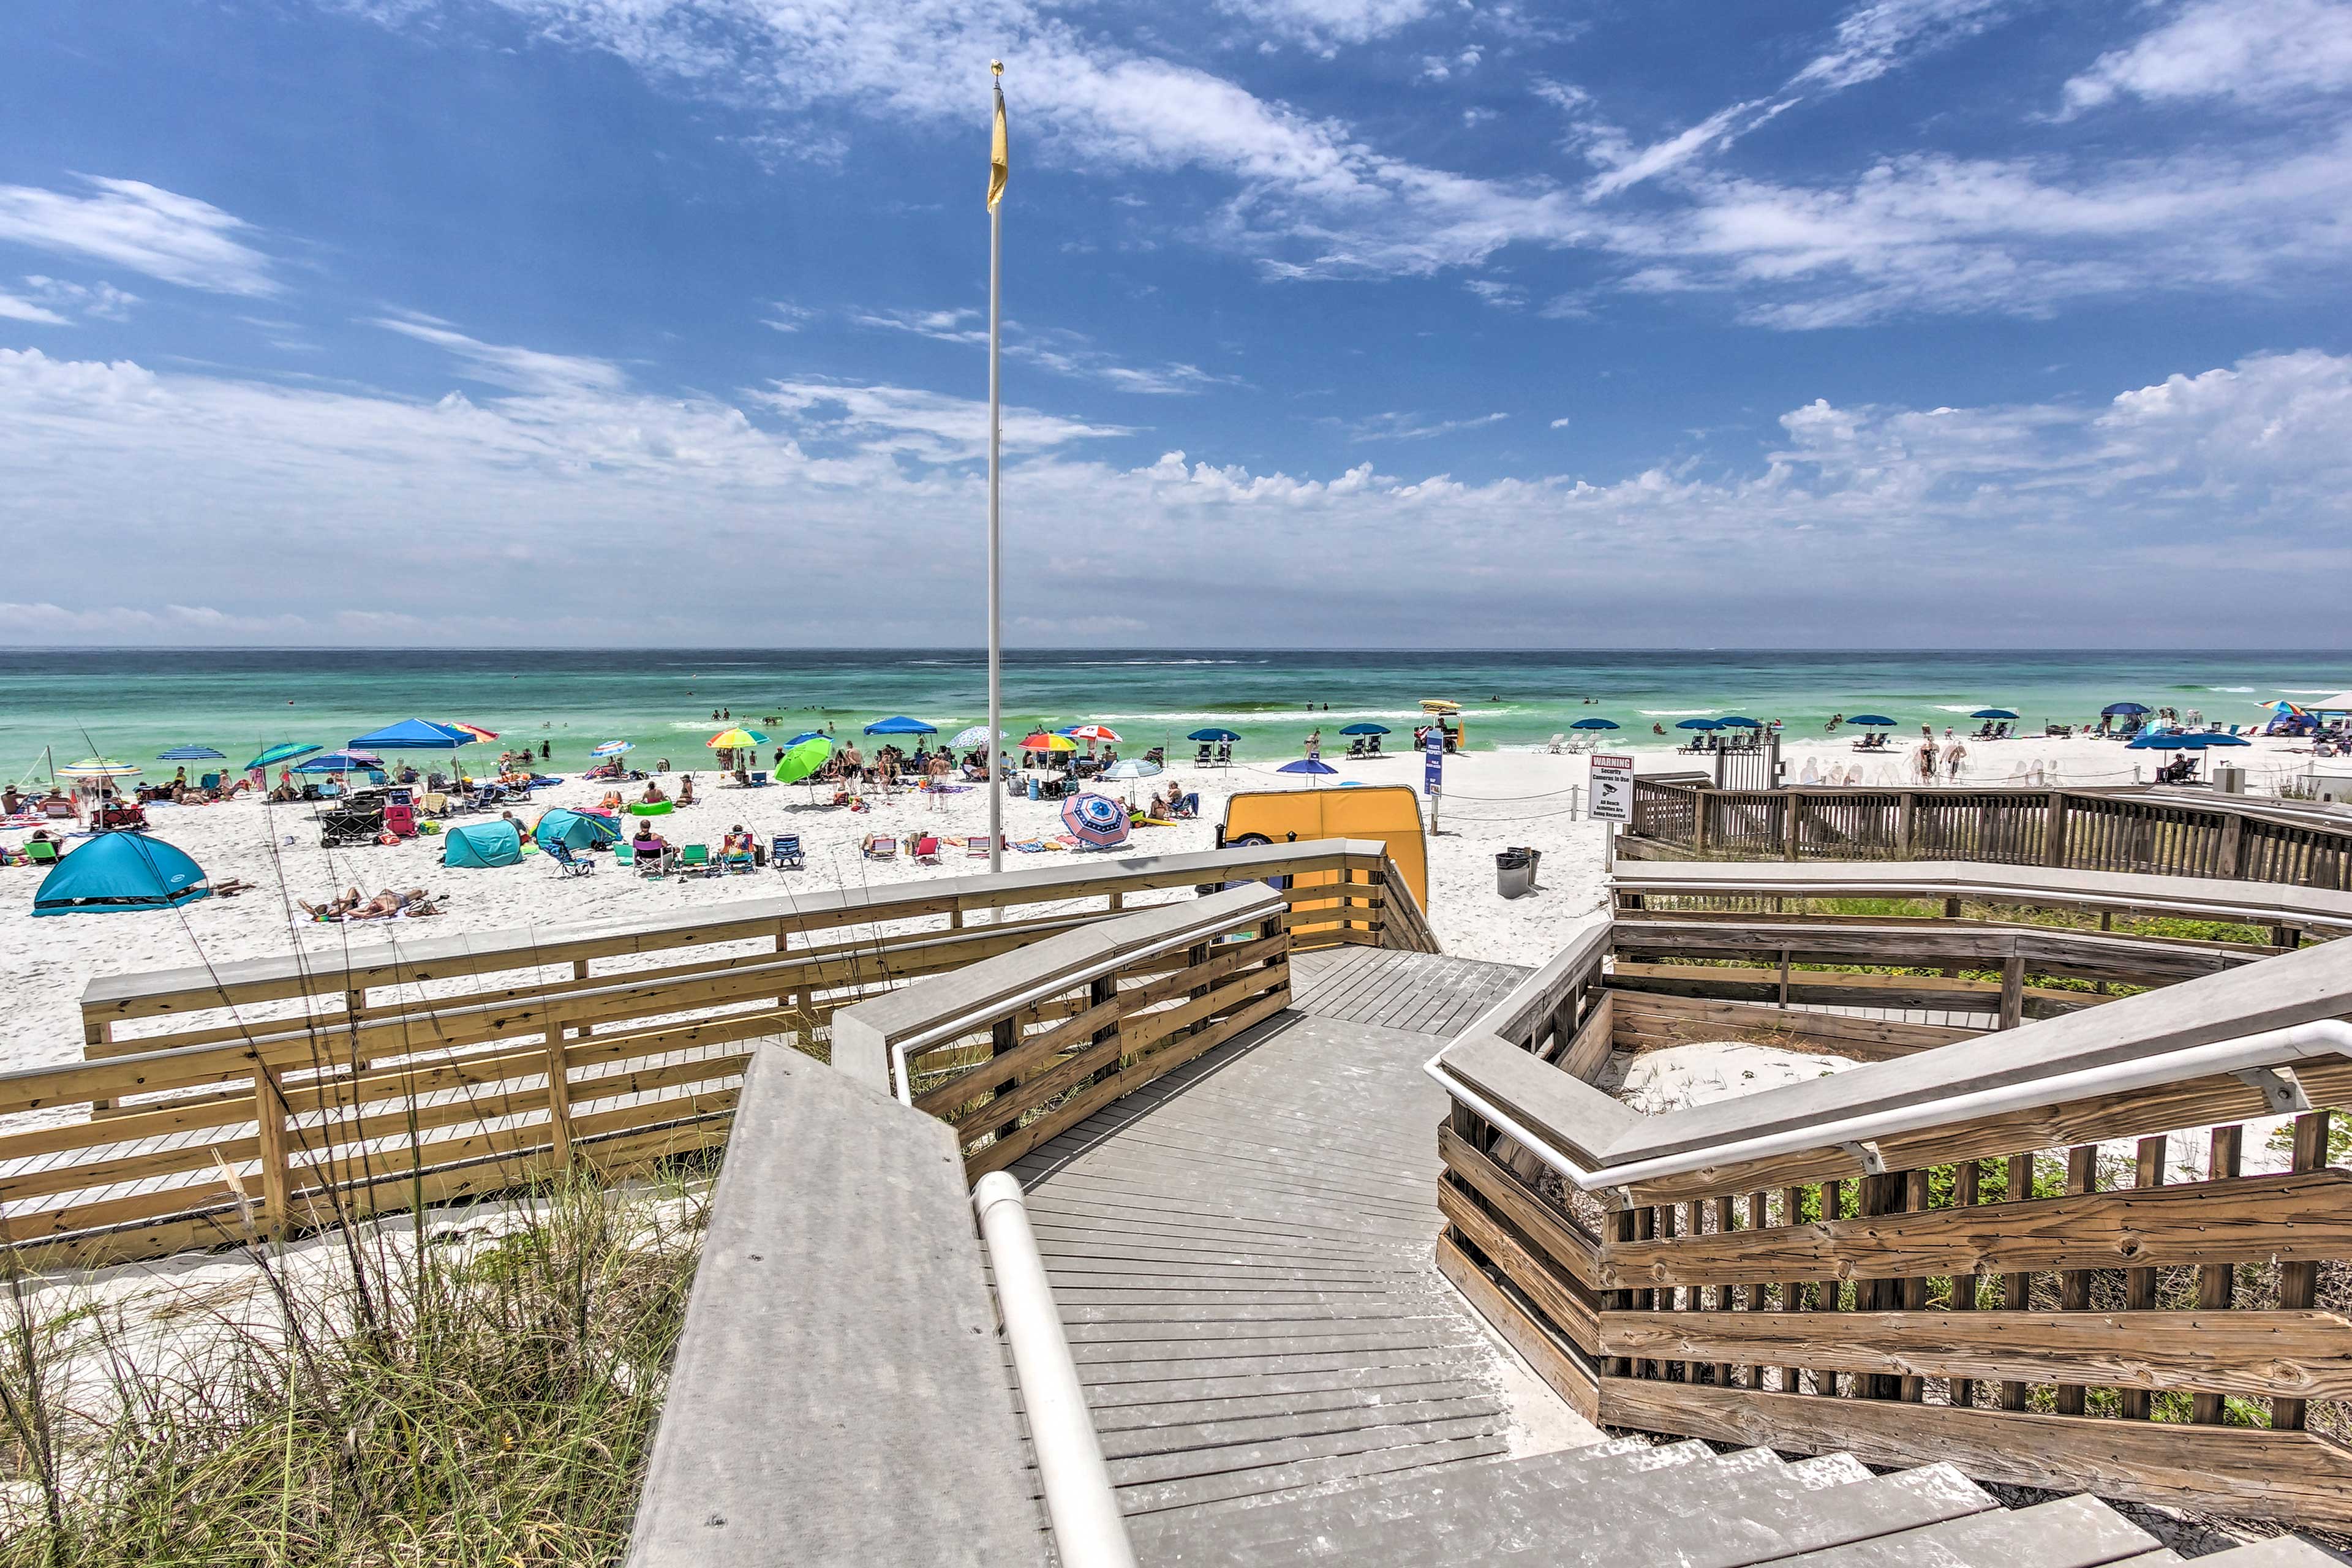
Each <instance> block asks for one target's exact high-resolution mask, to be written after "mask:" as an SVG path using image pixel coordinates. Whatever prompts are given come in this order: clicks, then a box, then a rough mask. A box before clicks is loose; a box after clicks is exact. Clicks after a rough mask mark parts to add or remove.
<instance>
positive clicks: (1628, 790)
mask: <svg viewBox="0 0 2352 1568" xmlns="http://www.w3.org/2000/svg"><path fill="white" fill-rule="evenodd" d="M1592 820H1593V821H1595V822H1631V821H1633V758H1631V757H1615V756H1608V755H1605V754H1601V753H1595V754H1594V756H1593V759H1592Z"/></svg>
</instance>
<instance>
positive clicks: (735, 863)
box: [726, 849, 760, 877]
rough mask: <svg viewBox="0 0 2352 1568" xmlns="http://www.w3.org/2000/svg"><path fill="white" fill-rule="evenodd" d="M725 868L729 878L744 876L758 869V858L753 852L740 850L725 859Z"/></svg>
mask: <svg viewBox="0 0 2352 1568" xmlns="http://www.w3.org/2000/svg"><path fill="white" fill-rule="evenodd" d="M726 866H727V874H728V875H729V876H730V877H741V876H746V875H749V874H750V873H751V872H753V871H757V870H758V869H759V868H760V858H759V855H758V854H757V853H756V852H755V851H753V850H750V849H744V850H740V851H738V852H737V853H735V854H732V855H730V856H728V857H727V862H726Z"/></svg>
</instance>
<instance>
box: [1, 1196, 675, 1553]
mask: <svg viewBox="0 0 2352 1568" xmlns="http://www.w3.org/2000/svg"><path fill="white" fill-rule="evenodd" d="M690 1176H707V1167H706V1168H705V1169H704V1170H702V1171H700V1172H688V1173H673V1174H672V1175H670V1176H668V1177H667V1178H665V1179H664V1181H663V1182H661V1183H660V1184H646V1185H633V1186H630V1187H627V1188H624V1189H621V1190H619V1191H617V1192H615V1191H606V1190H604V1189H601V1188H599V1187H597V1186H595V1185H593V1184H591V1183H590V1182H589V1181H587V1180H586V1179H584V1178H583V1179H578V1180H572V1181H567V1182H565V1183H563V1184H561V1185H557V1186H553V1187H549V1188H545V1189H541V1190H540V1191H538V1192H536V1193H533V1194H522V1195H520V1198H518V1200H517V1201H515V1202H514V1203H512V1204H511V1205H505V1206H502V1207H499V1208H496V1209H491V1210H477V1211H473V1213H472V1215H469V1214H468V1213H467V1211H462V1210H448V1209H443V1210H426V1211H424V1212H423V1213H422V1215H419V1216H417V1217H421V1218H422V1219H423V1220H424V1222H425V1236H426V1237H427V1239H426V1241H425V1245H423V1246H421V1247H416V1246H411V1245H409V1244H408V1237H409V1235H410V1234H411V1233H410V1231H409V1230H408V1228H407V1226H406V1225H405V1224H404V1220H403V1219H400V1218H396V1219H394V1220H391V1221H386V1222H383V1223H381V1224H380V1225H377V1226H358V1227H347V1228H345V1229H343V1230H341V1231H339V1232H336V1233H332V1234H331V1235H330V1236H329V1237H322V1238H320V1239H319V1240H316V1241H313V1242H311V1243H310V1244H308V1245H307V1247H305V1248H304V1249H302V1251H303V1254H304V1255H303V1256H300V1257H297V1256H296V1255H295V1254H294V1253H293V1252H292V1251H290V1250H288V1251H278V1250H275V1249H272V1250H264V1249H263V1248H261V1247H248V1248H247V1258H248V1259H249V1260H250V1261H251V1263H252V1264H253V1266H254V1267H253V1274H254V1283H253V1286H252V1288H251V1289H241V1290H237V1291H235V1292H233V1293H232V1294H233V1295H234V1296H235V1297H236V1300H223V1299H221V1295H220V1292H218V1291H217V1290H215V1292H213V1294H212V1296H211V1297H210V1298H201V1297H197V1296H195V1295H194V1293H193V1292H189V1291H185V1290H180V1289H176V1288H174V1287H172V1286H168V1285H167V1286H165V1287H163V1291H162V1293H161V1294H160V1296H158V1295H154V1294H151V1295H149V1296H146V1297H144V1298H142V1299H140V1300H137V1301H135V1302H132V1303H131V1304H129V1305H124V1304H121V1303H119V1302H118V1303H115V1304H111V1305H107V1306H94V1305H92V1304H91V1303H90V1302H89V1301H82V1300H77V1301H75V1302H73V1303H71V1304H69V1305H67V1306H64V1307H60V1308H51V1307H50V1305H49V1302H50V1298H51V1297H53V1296H59V1295H63V1294H66V1293H68V1292H67V1291H65V1290H64V1289H62V1288H52V1289H49V1290H46V1291H35V1290H33V1289H31V1288H30V1287H28V1286H27V1285H26V1284H25V1282H23V1281H21V1280H18V1281H12V1285H13V1287H14V1289H13V1290H12V1294H11V1297H10V1298H9V1300H7V1301H5V1302H0V1310H5V1312H6V1321H5V1324H0V1475H5V1489H0V1565H5V1568H19V1565H21V1568H114V1565H116V1564H126V1565H127V1564H131V1563H142V1564H159V1563H190V1564H194V1563H204V1564H214V1563H222V1564H227V1563H236V1564H257V1565H278V1564H294V1563H300V1564H305V1565H319V1564H324V1565H333V1568H362V1565H365V1568H379V1565H383V1568H392V1565H408V1564H418V1565H422V1564H427V1563H431V1564H442V1563H450V1564H467V1565H474V1564H478V1565H481V1568H492V1565H495V1564H503V1565H523V1564H537V1563H566V1564H573V1563H581V1564H587V1563H617V1562H618V1561H619V1560H620V1558H621V1555H622V1553H623V1552H624V1550H625V1547H626V1544H627V1535H628V1529H629V1521H630V1518H631V1515H632V1513H633V1511H634V1510H635V1503H636V1493H637V1488H638V1485H639V1480H640V1477H641V1474H642V1471H643V1468H644V1464H645V1460H646V1455H647V1452H648V1449H649V1447H650V1444H651V1441H652V1436H653V1431H654V1426H655V1421H656V1415H657V1414H658V1412H659V1409H660V1405H661V1397H662V1394H663V1390H664V1387H665V1384H666V1380H667V1373H668V1367H669V1363H670V1357H671V1354H672V1352H673V1351H674V1350H675V1348H676V1346H677V1336H678V1332H679V1330H680V1328H681V1326H682V1324H683V1321H684V1316H685V1304H686V1297H687V1291H688V1286H689V1284H690V1282H691V1280H692V1278H693V1272H694V1267H695V1261H696V1258H697V1255H698V1247H699V1242H700V1237H701V1229H702V1222H703V1206H704V1199H703V1197H702V1195H701V1194H702V1193H703V1191H704V1190H705V1189H706V1188H707V1181H702V1180H695V1181H693V1182H691V1183H689V1181H688V1177H690ZM476 1215H488V1216H489V1217H488V1218H487V1219H478V1218H476V1217H474V1216H476ZM164 1343H173V1344H176V1345H178V1346H180V1347H181V1348H182V1349H183V1350H184V1351H185V1352H186V1353H187V1354H188V1355H189V1356H190V1357H192V1359H191V1360H189V1361H187V1362H186V1363H184V1364H182V1363H176V1362H175V1361H174V1359H173V1357H170V1356H167V1355H164V1354H161V1353H159V1352H158V1346H159V1345H161V1344H164ZM190 1346H193V1347H194V1348H193V1349H189V1348H188V1347H190Z"/></svg>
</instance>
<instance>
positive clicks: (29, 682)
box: [0, 648, 2352, 778]
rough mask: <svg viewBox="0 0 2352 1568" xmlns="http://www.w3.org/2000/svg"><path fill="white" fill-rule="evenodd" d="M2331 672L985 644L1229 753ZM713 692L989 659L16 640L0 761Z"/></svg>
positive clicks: (592, 726) (2123, 664)
mask: <svg viewBox="0 0 2352 1568" xmlns="http://www.w3.org/2000/svg"><path fill="white" fill-rule="evenodd" d="M2347 687H2352V652H2318V653H2294V652H2263V651H2250V652H2227V651H2223V652H2212V651H2197V652H2187V653H2149V652H2142V651H2137V650H2135V651H2116V652H2091V653H2085V652H2076V651H2064V652H2035V651H2002V652H1952V651H1929V652H1839V653H1790V652H1730V651H1673V650H1665V651H1654V652H1652V651H1642V652H1622V653H1621V652H1612V653H1586V652H1529V653H1521V652H1458V653H1447V652H1412V653H1402V652H1360V653H1329V652H1318V653H1312V654H1305V653H1292V652H1285V651H1267V652H1257V653H1253V652H1232V651H1215V652H1184V651H1176V650H1169V651H1163V650H1107V651H1086V650H1066V651H1052V652H1046V651H1024V652H1020V653H1014V654H1010V655H1008V656H1007V658H1006V662H1005V668H1004V710H1005V714H1006V722H1007V727H1008V729H1009V730H1010V731H1011V733H1012V734H1013V736H1014V737H1016V738H1017V737H1018V736H1019V735H1021V734H1022V733H1024V732H1025V731H1026V730H1027V728H1028V727H1030V726H1031V725H1033V724H1040V723H1042V724H1047V725H1053V726H1060V725H1064V724H1071V723H1080V722H1085V721H1098V722H1102V723H1106V724H1108V725H1110V726H1111V727H1113V728H1114V729H1116V730H1118V731H1119V732H1120V733H1121V734H1122V735H1123V736H1124V737H1125V739H1126V742H1127V749H1128V750H1129V752H1140V751H1141V750H1142V749H1143V748H1144V747H1147V746H1151V745H1157V744H1161V743H1166V744H1168V745H1170V747H1171V753H1172V752H1176V751H1177V750H1178V749H1180V748H1186V747H1187V742H1184V741H1183V736H1184V734H1185V732H1186V731H1190V730H1195V729H1200V728H1202V727H1204V726H1212V725H1214V726H1223V727H1224V728H1228V729H1232V730H1234V731H1238V732H1239V733H1240V734H1241V735H1242V737H1243V741H1242V742H1241V744H1240V745H1239V746H1238V747H1237V748H1236V751H1237V752H1238V754H1240V755H1241V756H1243V757H1244V758H1245V759H1264V760H1268V761H1272V760H1276V759H1279V758H1285V757H1291V756H1296V755H1297V753H1298V746H1299V743H1300V742H1301V741H1302V740H1303V739H1304V738H1305V736H1306V734H1307V731H1309V730H1310V729H1312V728H1314V727H1316V726H1318V725H1319V726H1321V728H1322V729H1323V731H1324V732H1325V736H1326V738H1327V742H1328V737H1330V736H1331V735H1332V734H1334V733H1336V732H1337V731H1338V730H1339V728H1340V727H1341V726H1344V725H1347V724H1349V723H1354V722H1359V721H1363V722H1371V723H1380V724H1386V725H1388V726H1390V727H1391V729H1392V730H1394V731H1397V738H1396V740H1395V741H1393V742H1391V744H1392V745H1403V744H1409V743H1410V739H1411V736H1410V731H1411V729H1412V724H1413V723H1414V721H1415V720H1416V718H1417V717H1418V710H1417V706H1416V705H1417V703H1418V702H1419V700H1421V699H1423V698H1431V697H1442V698H1448V699H1451V700H1454V701H1457V702H1459V703H1461V704H1462V707H1463V710H1464V717H1465V720H1466V721H1467V727H1468V731H1469V740H1470V744H1471V748H1472V749H1473V750H1486V749H1488V748H1492V747H1496V746H1505V747H1508V746H1528V745H1534V744H1539V743H1541V742H1544V741H1545V740H1546V739H1548V738H1549V736H1551V735H1552V734H1554V733H1555V732H1558V731H1563V730H1566V729H1567V728H1568V727H1569V725H1570V724H1571V723H1573V722H1574V721H1577V720H1579V719H1583V718H1591V717H1600V718H1607V719H1612V720H1614V721H1617V722H1618V723H1619V724H1621V725H1622V726H1623V727H1624V728H1623V730H1622V732H1621V734H1619V735H1618V736H1616V737H1612V739H1613V740H1614V741H1616V742H1621V743H1622V744H1624V745H1629V746H1633V747H1648V746H1659V745H1666V744H1669V743H1671V742H1667V741H1664V740H1662V739H1660V738H1659V737H1657V736H1656V735H1654V734H1653V733H1652V732H1651V726H1652V725H1653V724H1664V725H1665V726H1666V727H1667V728H1668V730H1669V731H1671V730H1672V729H1673V727H1674V725H1675V721H1677V720H1679V719H1683V718H1687V717H1701V716H1708V715H1719V714H1724V713H1728V712H1739V713H1743V714H1747V715H1749V716H1752V717H1755V718H1757V719H1761V720H1771V719H1779V720H1780V721H1783V723H1784V724H1785V725H1786V726H1787V727H1788V728H1789V730H1790V731H1792V732H1803V731H1811V732H1815V733H1818V732H1819V731H1820V730H1821V727H1822V723H1823V722H1824V721H1826V720H1827V719H1828V718H1829V717H1830V715H1831V714H1832V713H1838V712H1843V713H1847V714H1855V713H1878V714H1883V715H1885V716H1886V717H1889V718H1892V719H1895V720H1896V721H1899V722H1900V723H1901V724H1902V725H1904V726H1905V727H1906V728H1908V727H1910V726H1914V725H1917V724H1920V723H1932V724H1934V725H1935V726H1936V727H1937V729H1938V730H1941V729H1942V728H1943V727H1944V726H1945V725H1946V724H1948V723H1955V722H1957V721H1959V720H1960V719H1961V718H1962V717H1963V716H1964V715H1966V714H1967V713H1968V712H1969V711H1970V710H1974V709H1977V708H1981V707H2000V708H2008V709H2012V710H2016V711H2017V712H2019V713H2021V714H2022V715H2023V716H2024V721H2025V723H2026V724H2027V725H2029V726H2034V727H2038V726H2039V725H2041V724H2042V723H2043V722H2044V721H2058V722H2062V723H2064V722H2074V723H2080V722H2082V721H2085V720H2089V719H2092V718H2094V717H2095V715H2096V714H2097V712H2098V710H2099V709H2100V708H2102V707H2103V706H2105V704H2107V703H2110V702H2116V701H2122V700H2131V701H2137V702H2142V703H2146V704H2147V705H2148V706H2149V707H2151V708H2161V707H2173V708H2179V709H2181V710H2189V709H2197V710H2201V711H2202V712H2203V713H2204V714H2205V716H2206V717H2207V718H2209V719H2218V720H2220V721H2223V722H2243V721H2251V720H2253V719H2255V718H2257V717H2259V716H2260V710H2259V709H2258V708H2257V707H2256V703H2257V702H2258V701H2267V700H2275V699H2277V698H2279V697H2281V696H2284V697H2287V698H2288V699H2289V700H2294V699H2295V698H2297V697H2303V696H2313V695H2322V694H2326V693H2329V692H2335V691H2341V690H2343V689H2346V688H2347ZM1588 698H1589V699H1591V701H1589V702H1588V701H1587V700H1586V699H1588ZM712 710H727V711H729V712H730V713H731V714H732V715H733V719H734V721H736V722H738V723H749V724H751V725H752V726H753V727H755V728H760V729H763V730H767V731H769V732H771V733H772V735H773V737H774V739H775V740H776V741H779V742H781V741H782V740H784V739H786V738H787V737H789V736H790V735H792V734H793V733H795V732H797V731H802V730H812V729H822V728H824V726H826V725H827V724H830V725H832V726H834V727H835V731H836V732H838V733H841V734H848V733H850V732H852V731H855V730H856V728H858V727H859V726H862V725H864V724H866V723H868V722H870V721H874V720H877V719H880V718H884V717H886V716H889V715H892V714H901V713H903V714H909V715H912V716H914V717H916V718H919V719H922V720H924V721H928V722H929V723H932V724H935V725H938V726H939V727H940V731H942V732H943V733H948V734H952V733H953V732H955V731H958V730H961V729H963V728H964V727H966V726H967V725H971V724H974V723H978V722H981V721H982V720H983V719H984V718H985V717H986V711H987V665H986V661H985V658H984V657H983V656H982V654H980V653H978V652H975V651H970V650H946V651H940V650H896V651H894V650H876V651H857V652H849V653H827V652H813V651H802V650H779V649H741V650H728V649H698V650H689V651H664V650H659V649H614V650H609V651H604V650H595V649H564V650H529V649H495V650H466V649H457V650H451V651H446V652H436V651H431V650H425V649H397V650H347V649H336V650H315V649H299V650H297V649H286V650H271V649H249V650H222V649H210V648H207V649H176V650H173V649H102V650H92V649H49V650H41V649H17V650H11V651H7V652H0V773H5V775H6V776H8V777H11V778H23V777H26V776H31V775H34V774H37V773H39V772H40V771H41V769H42V768H43V766H44V765H45V760H46V759H49V758H53V759H54V760H55V761H56V762H57V763H69V762H72V761H75V760H77V759H79V758H81V757H84V756H87V755H89V754H91V753H92V752H96V753H99V754H102V755H108V756H113V757H117V758H119V759H121V760H123V761H127V762H135V763H141V764H142V766H145V767H147V768H148V769H149V771H150V773H164V774H168V773H170V771H171V767H172V764H169V763H164V764H161V765H160V767H159V766H158V764H156V763H155V761H154V759H155V756H156V753H157V752H162V751H163V750H164V749H166V748H168V747H171V746H173V745H179V744H184V743H197V744H204V745H209V746H212V747H214V748H215V749H216V750H219V751H222V752H227V753H228V754H229V759H228V760H229V762H230V763H231V764H232V765H235V764H236V763H243V762H244V761H245V760H246V759H247V758H248V757H250V756H252V755H253V754H254V753H255V752H257V750H259V749H260V748H261V747H263V746H266V745H270V744H274V743H277V742H283V741H299V742H314V743H317V744H320V745H324V746H340V745H341V744H343V743H344V742H348V741H350V740H351V739H352V737H353V736H355V735H358V734H361V733H362V732H364V731H369V730H373V729H375V728H378V727H380V726H382V725H383V724H386V723H390V722H392V721H394V720H399V719H406V718H412V717H415V718H427V719H437V720H465V721H470V722H473V723H477V724H481V725H484V726H486V727H488V728H489V729H492V730H496V731H499V732H500V733H501V735H502V736H503V737H504V738H505V739H506V740H507V741H509V742H520V741H524V740H528V741H530V742H532V743H533V746H534V749H536V746H537V743H538V742H542V741H544V742H549V743H550V745H551V748H552V753H553V754H552V758H551V763H550V765H551V767H552V768H553V769H554V771H557V772H565V771H574V770H577V769H578V768H580V767H581V766H583V764H584V763H585V762H586V752H587V749H588V748H589V747H590V746H592V745H593V744H595V743H596V742H600V741H608V740H626V741H631V742H635V743H636V747H637V751H636V752H635V754H634V755H633V756H632V758H631V761H632V762H635V763H646V764H649V763H651V762H652V761H654V760H656V759H658V758H662V757H667V758H669V759H670V761H671V763H672V764H673V765H674V766H677V767H679V768H686V767H691V766H695V765H698V763H702V762H703V761H704V760H705V759H706V757H707V752H705V750H704V742H705V741H707V740H708V739H709V736H710V735H711V734H712V733H713V732H715V731H717V730H718V729H719V725H718V724H716V723H714V722H713V721H712V720H711V717H710V715H711V712H712ZM770 718H773V719H774V720H776V721H777V722H775V723H774V724H767V723H764V722H762V721H765V720H767V719H770ZM469 754H471V753H469ZM192 771H194V770H192Z"/></svg>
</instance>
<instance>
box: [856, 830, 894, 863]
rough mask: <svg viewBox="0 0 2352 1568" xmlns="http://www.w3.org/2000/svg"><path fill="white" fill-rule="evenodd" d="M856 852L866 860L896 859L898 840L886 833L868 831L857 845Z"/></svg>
mask: <svg viewBox="0 0 2352 1568" xmlns="http://www.w3.org/2000/svg"><path fill="white" fill-rule="evenodd" d="M857 852H858V854H859V855H861V856H863V857H864V858H866V859H868V860H896V859H897V858H898V839H896V838H894V837H891V836H890V835H889V834H887V833H869V834H867V835H866V839H865V842H863V843H862V844H860V845H859V846H858V847H857Z"/></svg>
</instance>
